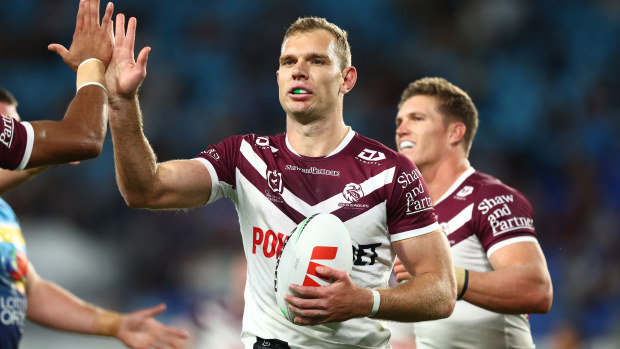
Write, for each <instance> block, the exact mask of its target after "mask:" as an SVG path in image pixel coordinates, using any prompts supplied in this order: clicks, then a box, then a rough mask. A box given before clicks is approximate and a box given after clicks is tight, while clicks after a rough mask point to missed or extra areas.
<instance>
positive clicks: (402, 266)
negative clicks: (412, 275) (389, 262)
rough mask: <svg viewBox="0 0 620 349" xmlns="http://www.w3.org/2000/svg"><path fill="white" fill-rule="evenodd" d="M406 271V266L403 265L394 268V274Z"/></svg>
mask: <svg viewBox="0 0 620 349" xmlns="http://www.w3.org/2000/svg"><path fill="white" fill-rule="evenodd" d="M406 271H407V269H405V266H404V265H402V264H401V265H395V266H394V273H403V272H406Z"/></svg>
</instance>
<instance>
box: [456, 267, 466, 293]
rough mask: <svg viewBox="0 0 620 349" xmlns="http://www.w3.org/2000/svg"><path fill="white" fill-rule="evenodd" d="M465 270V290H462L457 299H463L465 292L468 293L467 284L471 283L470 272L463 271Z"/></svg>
mask: <svg viewBox="0 0 620 349" xmlns="http://www.w3.org/2000/svg"><path fill="white" fill-rule="evenodd" d="M463 270H465V281H463V289H462V290H461V293H459V295H458V296H456V299H457V300H459V299H463V295H464V294H465V291H467V284H468V283H469V270H467V269H463Z"/></svg>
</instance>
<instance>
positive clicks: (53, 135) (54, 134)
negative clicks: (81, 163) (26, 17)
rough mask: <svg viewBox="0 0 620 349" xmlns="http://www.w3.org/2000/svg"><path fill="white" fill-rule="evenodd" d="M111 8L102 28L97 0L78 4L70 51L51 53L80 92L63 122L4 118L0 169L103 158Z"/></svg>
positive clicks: (52, 47) (57, 48)
mask: <svg viewBox="0 0 620 349" xmlns="http://www.w3.org/2000/svg"><path fill="white" fill-rule="evenodd" d="M113 8H114V6H113V5H112V3H108V5H107V7H106V11H105V14H104V16H103V19H102V20H101V23H100V21H99V0H82V1H80V5H79V9H78V14H77V19H76V25H75V32H74V34H73V42H72V43H71V47H70V49H69V50H67V49H65V48H64V47H63V46H61V45H58V44H52V45H50V46H49V47H48V48H49V49H50V50H52V51H54V52H56V53H58V54H59V55H60V56H61V57H62V58H63V60H64V61H65V62H66V63H67V64H68V65H69V66H70V67H72V68H73V69H74V70H75V71H77V89H78V91H77V93H76V95H75V97H74V98H73V100H72V101H71V103H70V104H69V108H68V109H67V112H66V113H65V116H64V118H63V119H62V120H61V121H33V122H21V123H20V122H17V121H16V120H15V119H13V118H12V117H10V116H7V115H0V119H1V120H0V168H4V169H9V170H22V169H24V168H32V167H37V166H43V165H53V164H61V163H66V162H70V161H78V160H86V159H90V158H94V157H96V156H98V155H99V154H100V153H101V148H102V146H103V141H104V139H105V134H106V128H107V102H108V95H107V93H106V90H105V76H104V73H105V69H106V68H107V66H108V64H109V62H110V59H111V57H112V39H113V38H112V12H113Z"/></svg>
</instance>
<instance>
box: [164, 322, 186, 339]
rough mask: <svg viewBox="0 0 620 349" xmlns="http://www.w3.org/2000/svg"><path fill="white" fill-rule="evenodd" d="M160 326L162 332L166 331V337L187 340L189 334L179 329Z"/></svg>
mask: <svg viewBox="0 0 620 349" xmlns="http://www.w3.org/2000/svg"><path fill="white" fill-rule="evenodd" d="M162 326H163V327H164V330H165V331H166V336H167V337H173V338H179V339H187V338H189V333H187V331H183V330H181V329H178V328H174V327H170V326H165V325H162Z"/></svg>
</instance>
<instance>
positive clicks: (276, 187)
mask: <svg viewBox="0 0 620 349" xmlns="http://www.w3.org/2000/svg"><path fill="white" fill-rule="evenodd" d="M267 183H268V184H269V188H271V190H273V191H274V192H276V193H278V194H282V173H280V172H278V171H276V170H273V171H269V170H267Z"/></svg>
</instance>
